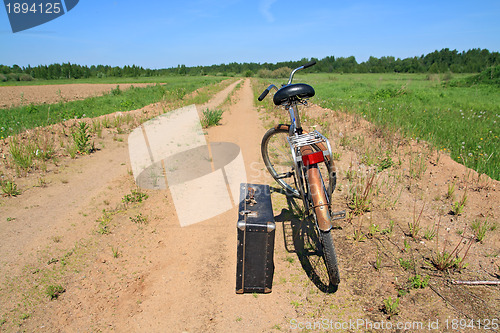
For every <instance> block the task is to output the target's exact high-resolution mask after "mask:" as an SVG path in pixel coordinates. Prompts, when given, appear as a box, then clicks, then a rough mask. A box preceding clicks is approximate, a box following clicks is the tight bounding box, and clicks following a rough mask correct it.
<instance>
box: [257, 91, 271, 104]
mask: <svg viewBox="0 0 500 333" xmlns="http://www.w3.org/2000/svg"><path fill="white" fill-rule="evenodd" d="M267 94H269V88H267V89H266V90H264V91H263V92H262V94H260V96H259V98H258V100H259V102H262V100H263V99H264V98H266V96H267Z"/></svg>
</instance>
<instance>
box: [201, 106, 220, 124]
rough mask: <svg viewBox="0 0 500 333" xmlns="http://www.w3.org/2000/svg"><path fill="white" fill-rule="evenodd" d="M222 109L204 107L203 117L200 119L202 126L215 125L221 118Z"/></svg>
mask: <svg viewBox="0 0 500 333" xmlns="http://www.w3.org/2000/svg"><path fill="white" fill-rule="evenodd" d="M223 112H224V111H222V110H220V109H217V110H209V109H206V110H205V111H203V118H202V119H201V125H202V127H203V128H208V127H211V126H217V125H218V124H219V121H220V120H221V119H222V113H223Z"/></svg>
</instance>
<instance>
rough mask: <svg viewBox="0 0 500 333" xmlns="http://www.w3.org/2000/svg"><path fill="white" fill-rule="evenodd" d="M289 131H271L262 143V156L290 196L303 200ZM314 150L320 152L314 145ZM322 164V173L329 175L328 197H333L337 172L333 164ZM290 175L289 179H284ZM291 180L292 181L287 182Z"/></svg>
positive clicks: (269, 169) (279, 129) (268, 168)
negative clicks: (289, 142) (290, 144)
mask: <svg viewBox="0 0 500 333" xmlns="http://www.w3.org/2000/svg"><path fill="white" fill-rule="evenodd" d="M287 137H288V130H287V129H284V128H271V129H269V130H268V131H267V132H266V134H264V137H263V138H262V143H261V154H262V159H263V160H264V164H265V165H266V168H267V170H268V171H269V173H270V174H271V176H272V177H273V178H274V180H275V181H276V182H277V183H278V184H279V185H280V186H281V187H282V188H283V189H284V190H285V192H286V193H287V194H288V195H291V196H293V197H295V198H298V199H302V197H301V195H300V192H299V190H298V189H297V184H296V180H295V178H294V177H295V171H294V168H293V166H294V162H293V159H292V154H291V152H290V146H289V144H288V141H287ZM313 148H314V150H316V151H318V150H320V149H319V147H317V146H316V145H313ZM320 164H321V167H320V169H321V173H322V174H328V180H327V181H326V182H325V183H326V188H327V192H328V196H329V197H331V194H332V192H333V191H334V190H335V186H336V183H337V177H336V172H335V171H334V168H333V165H332V162H330V161H327V160H325V161H324V162H322V163H320ZM287 173H289V175H290V176H289V177H283V176H284V175H285V174H287ZM286 178H290V180H288V181H287V180H286Z"/></svg>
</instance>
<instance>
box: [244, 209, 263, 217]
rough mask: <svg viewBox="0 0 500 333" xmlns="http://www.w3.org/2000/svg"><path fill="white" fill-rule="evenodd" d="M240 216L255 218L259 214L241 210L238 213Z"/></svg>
mask: <svg viewBox="0 0 500 333" xmlns="http://www.w3.org/2000/svg"><path fill="white" fill-rule="evenodd" d="M240 215H243V216H249V217H257V216H258V215H259V214H258V212H254V211H253V210H242V211H241V212H240Z"/></svg>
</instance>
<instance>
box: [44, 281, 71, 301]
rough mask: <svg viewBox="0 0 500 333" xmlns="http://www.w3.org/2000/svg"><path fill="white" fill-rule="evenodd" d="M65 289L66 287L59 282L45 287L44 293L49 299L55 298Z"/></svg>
mask: <svg viewBox="0 0 500 333" xmlns="http://www.w3.org/2000/svg"><path fill="white" fill-rule="evenodd" d="M65 291H66V289H64V288H63V286H61V285H60V284H58V285H50V286H48V287H47V290H46V294H47V296H48V297H49V298H50V299H51V300H55V299H57V298H58V297H59V296H60V295H61V294H62V293H64V292H65Z"/></svg>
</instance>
